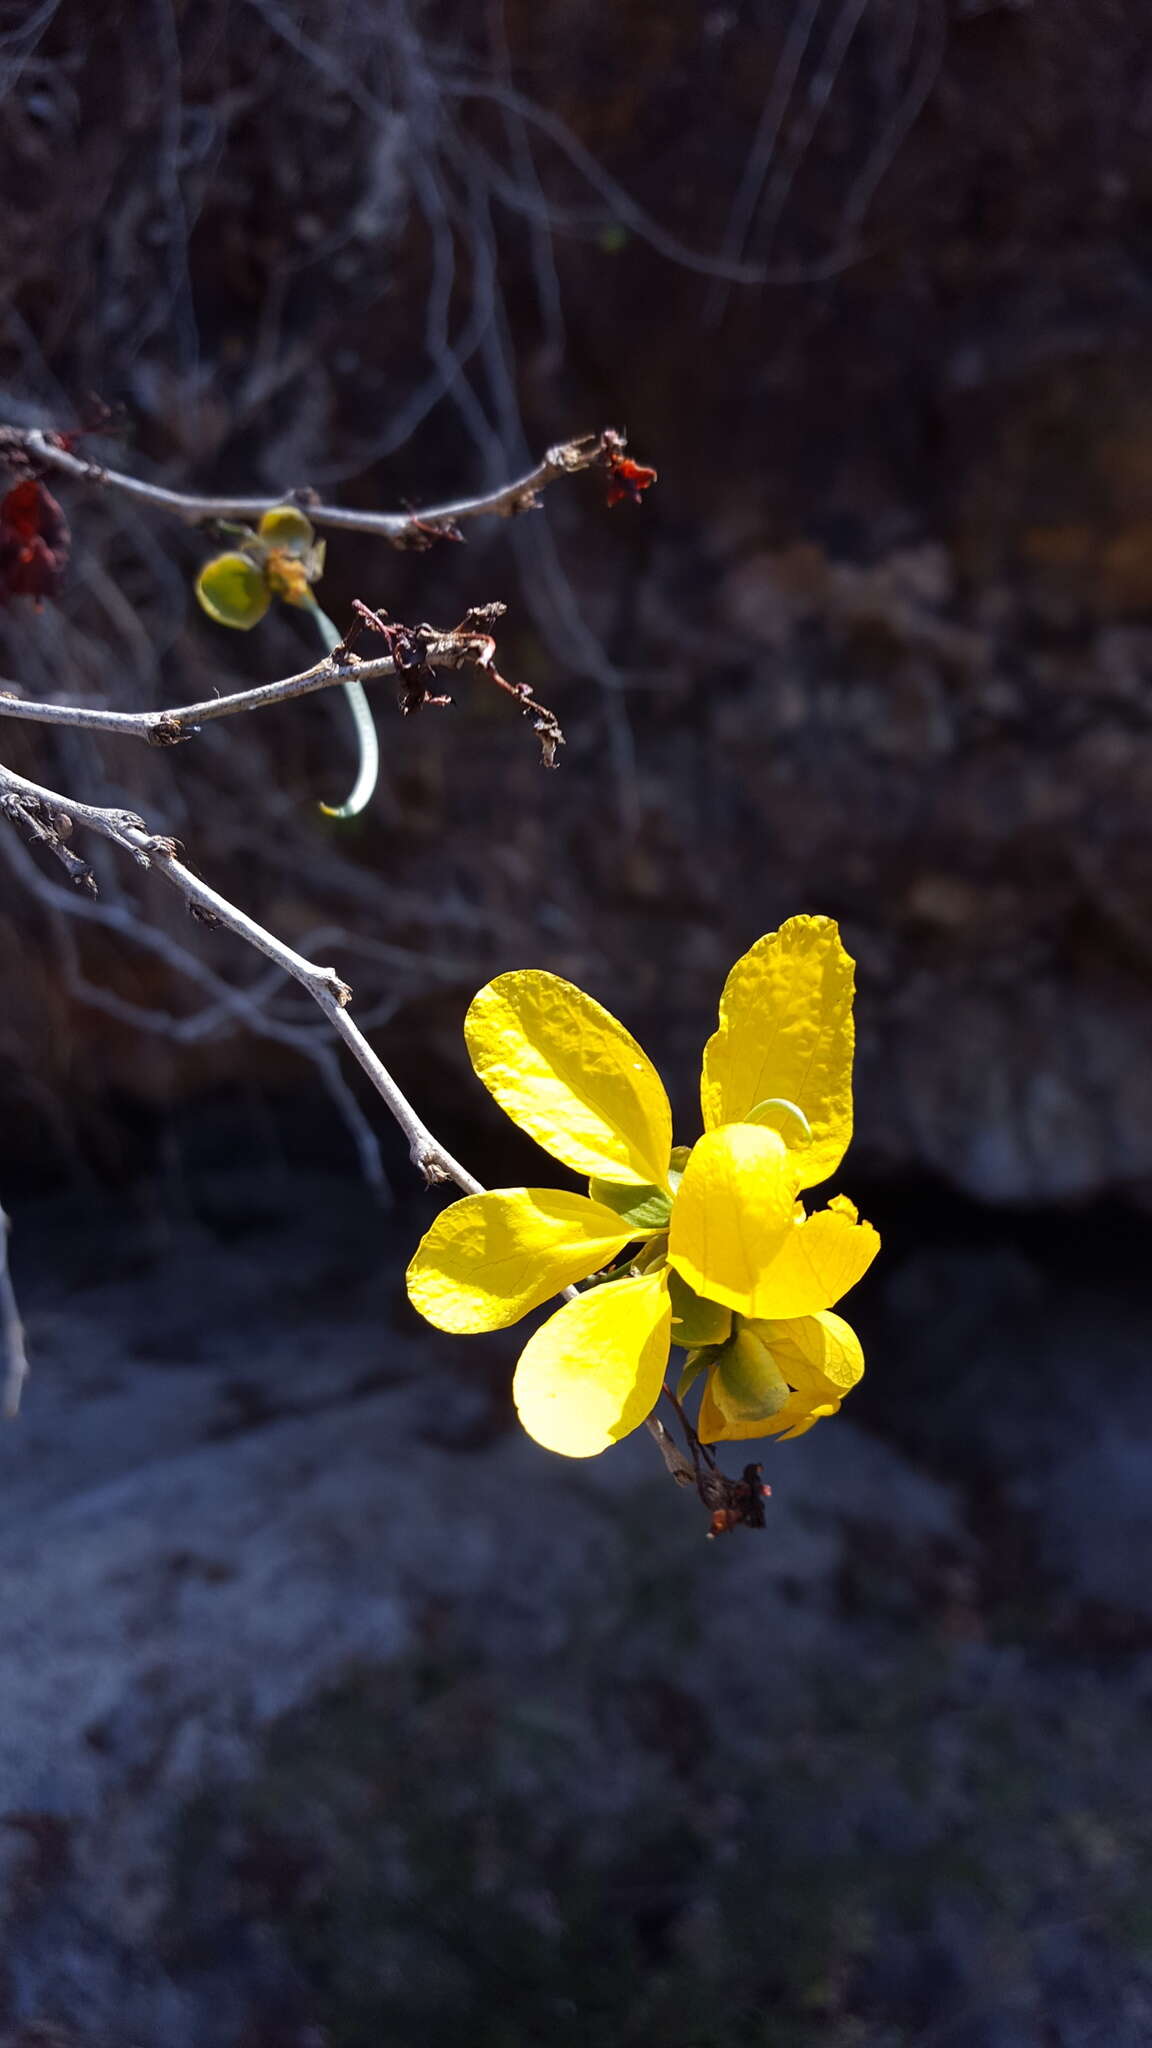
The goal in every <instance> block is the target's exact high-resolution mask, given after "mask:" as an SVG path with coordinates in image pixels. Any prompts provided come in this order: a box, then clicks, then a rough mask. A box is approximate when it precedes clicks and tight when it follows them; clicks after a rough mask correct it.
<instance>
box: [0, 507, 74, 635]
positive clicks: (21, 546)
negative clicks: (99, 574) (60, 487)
mask: <svg viewBox="0 0 1152 2048" xmlns="http://www.w3.org/2000/svg"><path fill="white" fill-rule="evenodd" d="M70 549H71V536H70V534H69V532H68V521H67V520H66V519H65V517H64V514H63V512H62V511H61V509H60V507H59V505H58V504H57V503H56V500H55V498H54V497H53V496H52V493H51V492H50V491H46V490H45V488H44V486H43V484H42V483H38V482H37V481H36V479H35V478H34V477H27V478H25V480H24V482H23V483H19V484H14V485H13V487H12V489H11V490H10V491H9V492H8V494H7V496H6V497H4V498H0V604H7V602H8V600H9V598H13V597H31V598H33V599H35V602H36V603H37V604H38V605H39V604H42V603H43V601H44V599H45V598H46V597H55V595H56V593H57V591H58V590H59V588H60V584H61V580H62V578H63V575H64V571H65V569H66V568H67V566H68V555H69V552H70Z"/></svg>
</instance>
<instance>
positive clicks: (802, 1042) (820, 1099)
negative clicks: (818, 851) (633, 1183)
mask: <svg viewBox="0 0 1152 2048" xmlns="http://www.w3.org/2000/svg"><path fill="white" fill-rule="evenodd" d="M853 973H854V963H853V961H852V960H851V959H850V958H849V956H848V954H847V953H846V952H845V951H844V948H843V946H842V945H841V943H840V934H839V931H838V930H837V927H836V925H835V923H834V922H833V920H832V919H831V918H829V917H792V918H789V920H788V922H787V924H783V925H781V927H780V930H779V931H778V932H769V933H768V935H767V937H765V938H763V939H758V940H757V942H756V944H755V945H754V946H753V947H752V948H751V950H750V951H749V952H747V953H745V954H744V956H743V958H742V959H740V960H738V961H737V962H736V965H735V966H734V967H733V969H732V972H731V973H730V975H729V976H728V979H727V981H726V982H725V984H724V993H723V995H722V996H721V998H720V1028H719V1030H718V1031H716V1032H715V1033H714V1034H713V1036H712V1037H711V1038H710V1039H709V1040H708V1043H707V1045H706V1046H705V1048H704V1073H703V1078H702V1080H701V1084H700V1100H701V1105H702V1108H703V1111H704V1128H705V1130H707V1131H711V1130H716V1129H717V1128H718V1127H719V1126H720V1125H721V1124H731V1123H739V1122H741V1120H742V1119H744V1118H746V1117H748V1116H749V1115H750V1114H751V1112H752V1111H753V1110H754V1109H755V1108H756V1107H757V1105H758V1104H760V1103H762V1102H764V1101H766V1100H769V1099H770V1098H782V1099H783V1100H784V1101H785V1102H788V1103H795V1104H796V1106H797V1108H798V1109H801V1110H802V1111H803V1113H804V1115H805V1116H806V1117H807V1119H808V1122H809V1125H810V1126H811V1130H812V1141H811V1144H807V1145H806V1144H805V1143H804V1141H803V1138H802V1127H801V1126H799V1125H798V1124H796V1125H794V1126H793V1127H792V1128H791V1129H789V1130H788V1131H787V1133H786V1135H787V1138H788V1142H789V1144H792V1145H795V1146H796V1147H797V1159H798V1160H799V1161H801V1162H802V1172H801V1174H800V1178H799V1180H798V1183H797V1184H798V1185H799V1186H800V1187H805V1188H810V1187H815V1186H816V1185H817V1183H818V1182H819V1181H822V1180H827V1178H828V1176H829V1174H830V1173H834V1172H835V1170H836V1168H837V1166H838V1165H839V1164H840V1161H841V1159H842V1158H843V1156H844V1153H845V1152H846V1150H847V1148H848V1141H849V1139H850V1138H851V1136H852V1053H853V1045H854V1031H853V1023H852V986H853Z"/></svg>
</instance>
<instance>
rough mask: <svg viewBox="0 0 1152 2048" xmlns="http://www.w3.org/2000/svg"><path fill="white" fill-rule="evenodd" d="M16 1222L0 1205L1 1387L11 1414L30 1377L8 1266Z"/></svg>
mask: <svg viewBox="0 0 1152 2048" xmlns="http://www.w3.org/2000/svg"><path fill="white" fill-rule="evenodd" d="M11 1228H12V1226H11V1224H10V1223H9V1221H8V1218H7V1216H6V1215H5V1213H4V1211H3V1209H0V1363H2V1364H3V1367H4V1374H3V1385H2V1390H0V1414H3V1415H6V1416H8V1417H9V1418H11V1417H12V1416H15V1415H17V1414H18V1413H19V1410H20V1396H21V1394H22V1393H23V1391H24V1382H25V1380H26V1379H27V1377H28V1353H27V1351H26V1349H25V1346H24V1325H23V1323H22V1322H21V1320H20V1306H19V1303H18V1302H17V1300H16V1289H15V1288H14V1287H13V1285H12V1275H11V1273H10V1272H9V1270H8V1234H9V1231H10V1230H11Z"/></svg>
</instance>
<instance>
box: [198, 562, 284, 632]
mask: <svg viewBox="0 0 1152 2048" xmlns="http://www.w3.org/2000/svg"><path fill="white" fill-rule="evenodd" d="M196 595H197V597H198V598H199V600H200V603H201V605H202V606H203V608H204V610H205V611H206V612H207V614H208V617H209V618H210V619H215V621H216V623H217V625H218V626H235V627H237V628H238V629H239V631H240V632H242V633H246V632H248V631H249V629H250V628H251V627H252V626H258V625H259V623H260V621H261V619H262V618H263V617H264V614H265V612H266V611H267V609H268V606H269V605H270V604H271V602H272V598H271V593H270V592H269V589H268V585H267V583H266V582H265V580H264V571H263V570H262V569H261V568H260V567H259V566H258V564H257V563H255V562H253V561H251V560H250V559H249V557H248V556H247V555H241V554H231V555H217V556H215V558H214V559H213V560H212V561H211V562H205V564H204V567H203V568H202V569H201V571H200V574H199V576H198V577H197V578H196Z"/></svg>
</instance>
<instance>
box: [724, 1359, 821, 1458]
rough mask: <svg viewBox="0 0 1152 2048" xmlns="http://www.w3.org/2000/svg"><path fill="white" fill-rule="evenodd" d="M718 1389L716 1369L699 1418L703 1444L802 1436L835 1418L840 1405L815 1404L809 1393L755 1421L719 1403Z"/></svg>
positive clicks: (792, 1396)
mask: <svg viewBox="0 0 1152 2048" xmlns="http://www.w3.org/2000/svg"><path fill="white" fill-rule="evenodd" d="M715 1389H716V1374H715V1369H713V1371H712V1372H710V1373H709V1375H708V1383H707V1385H706V1387H705V1389H704V1393H703V1396H702V1398H701V1402H700V1413H699V1415H698V1416H697V1418H696V1434H697V1436H698V1437H699V1439H700V1441H701V1443H702V1444H728V1443H746V1442H747V1441H748V1439H749V1438H750V1437H756V1436H777V1437H781V1438H783V1439H785V1440H786V1439H787V1438H789V1437H795V1436H803V1435H804V1434H805V1432H806V1431H807V1430H809V1429H811V1428H812V1427H813V1425H814V1424H815V1423H817V1422H819V1421H820V1420H821V1418H822V1417H823V1416H825V1415H835V1414H836V1412H837V1410H838V1409H839V1406H840V1403H839V1401H838V1400H834V1399H833V1400H827V1401H819V1402H815V1403H814V1402H813V1401H812V1400H811V1399H810V1398H809V1396H808V1395H807V1394H789V1396H788V1399H787V1401H786V1402H785V1403H784V1406H783V1408H781V1409H780V1410H779V1411H778V1413H777V1414H775V1415H773V1416H771V1417H770V1418H769V1419H768V1420H767V1421H765V1422H756V1421H754V1420H752V1419H751V1418H750V1417H747V1416H739V1415H734V1416H730V1415H729V1414H728V1413H727V1412H726V1410H725V1409H724V1408H723V1407H722V1406H721V1404H720V1402H719V1401H718V1400H717V1398H716V1392H715Z"/></svg>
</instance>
